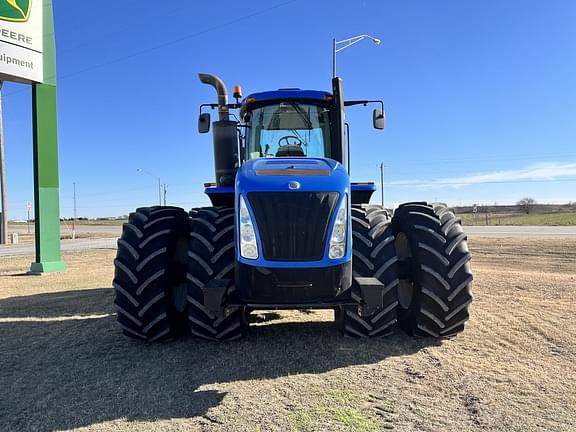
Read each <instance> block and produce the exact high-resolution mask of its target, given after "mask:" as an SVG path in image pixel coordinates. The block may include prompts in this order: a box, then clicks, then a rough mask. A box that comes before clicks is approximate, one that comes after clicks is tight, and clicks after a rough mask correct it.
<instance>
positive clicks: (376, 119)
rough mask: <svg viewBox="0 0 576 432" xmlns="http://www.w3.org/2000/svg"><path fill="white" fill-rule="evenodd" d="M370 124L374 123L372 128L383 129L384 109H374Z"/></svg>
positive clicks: (384, 123) (384, 122)
mask: <svg viewBox="0 0 576 432" xmlns="http://www.w3.org/2000/svg"><path fill="white" fill-rule="evenodd" d="M372 124H373V125H374V129H380V130H382V129H384V127H386V116H385V115H384V111H382V110H381V109H375V110H374V112H373V113H372Z"/></svg>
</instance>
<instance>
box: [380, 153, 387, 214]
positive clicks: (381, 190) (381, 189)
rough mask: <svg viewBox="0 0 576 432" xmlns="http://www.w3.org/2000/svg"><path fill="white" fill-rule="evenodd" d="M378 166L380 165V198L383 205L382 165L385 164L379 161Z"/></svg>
mask: <svg viewBox="0 0 576 432" xmlns="http://www.w3.org/2000/svg"><path fill="white" fill-rule="evenodd" d="M378 166H379V167H380V193H381V199H382V207H384V167H385V166H386V165H384V162H380V165H378Z"/></svg>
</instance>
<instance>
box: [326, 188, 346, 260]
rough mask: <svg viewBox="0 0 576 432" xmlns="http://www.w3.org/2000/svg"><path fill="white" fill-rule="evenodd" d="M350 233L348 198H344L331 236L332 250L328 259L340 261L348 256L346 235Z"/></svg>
mask: <svg viewBox="0 0 576 432" xmlns="http://www.w3.org/2000/svg"><path fill="white" fill-rule="evenodd" d="M347 232H348V197H346V196H344V198H343V199H342V202H341V203H340V207H339V208H338V213H336V220H335V221H334V227H333V228H332V235H331V236H330V249H329V251H328V258H330V259H339V258H342V257H343V256H344V255H346V235H347Z"/></svg>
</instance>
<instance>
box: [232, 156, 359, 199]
mask: <svg viewBox="0 0 576 432" xmlns="http://www.w3.org/2000/svg"><path fill="white" fill-rule="evenodd" d="M349 187H350V179H349V177H348V173H347V172H346V169H345V168H344V167H343V166H342V165H341V164H340V163H338V162H336V161H334V160H332V159H321V158H300V157H296V158H288V157H280V158H260V159H252V160H249V161H247V162H246V163H245V164H243V165H242V167H241V168H240V169H239V170H238V175H237V176H236V190H237V191H238V192H239V193H245V192H272V191H278V192H291V191H293V192H297V191H300V192H338V193H341V194H342V193H348V192H349V190H348V189H349Z"/></svg>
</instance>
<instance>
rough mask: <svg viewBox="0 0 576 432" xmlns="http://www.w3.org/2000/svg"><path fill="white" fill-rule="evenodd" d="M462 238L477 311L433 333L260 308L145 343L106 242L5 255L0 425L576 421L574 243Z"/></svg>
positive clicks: (497, 427) (97, 427) (477, 427)
mask: <svg viewBox="0 0 576 432" xmlns="http://www.w3.org/2000/svg"><path fill="white" fill-rule="evenodd" d="M471 249H472V252H473V257H474V261H473V269H474V271H475V285H474V292H475V298H476V300H475V302H474V304H473V309H472V318H471V322H470V323H469V325H468V326H467V328H466V331H465V332H464V333H463V334H461V335H459V336H458V337H456V338H454V339H452V340H448V341H445V342H443V343H441V344H437V343H432V342H430V341H428V340H425V339H412V338H409V337H407V336H404V335H402V334H400V333H398V334H395V335H393V336H391V337H389V338H387V339H380V340H368V341H356V340H349V339H343V338H341V337H340V336H339V334H338V333H337V331H336V330H335V328H334V326H333V325H332V322H331V320H332V314H331V312H328V311H306V312H298V311H293V312H292V311H289V312H279V313H276V312H272V311H270V312H261V313H258V314H257V315H256V316H255V317H254V318H255V321H257V322H255V323H254V324H253V327H252V332H251V334H250V335H249V337H248V338H246V339H245V340H243V341H240V342H234V343H229V344H213V343H204V342H198V341H195V340H192V339H182V340H179V341H177V342H174V343H167V344H153V345H147V344H144V343H139V342H136V341H132V340H128V339H126V338H124V337H123V336H122V335H121V334H120V332H119V330H118V327H117V326H116V325H115V317H114V310H113V308H112V300H113V292H112V290H111V289H110V283H111V279H112V265H111V263H112V259H113V257H114V253H115V252H114V251H107V250H100V251H85V252H74V253H70V254H67V255H66V256H65V259H66V261H67V263H68V265H69V271H68V272H66V273H64V274H54V275H45V276H27V275H23V272H24V271H26V270H27V269H28V267H29V262H28V261H29V259H26V258H23V257H3V258H0V347H1V348H0V349H1V353H2V354H1V355H0V430H2V431H61V430H83V431H104V432H109V431H144V432H148V431H291V430H293V431H380V430H396V431H457V432H462V431H522V432H527V431H574V430H576V392H574V388H576V371H575V366H574V365H575V362H576V323H575V319H574V317H575V313H574V304H575V300H576V241H572V240H565V241H553V240H541V241H540V240H521V239H491V240H488V239H479V238H474V239H473V240H472V242H471Z"/></svg>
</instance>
